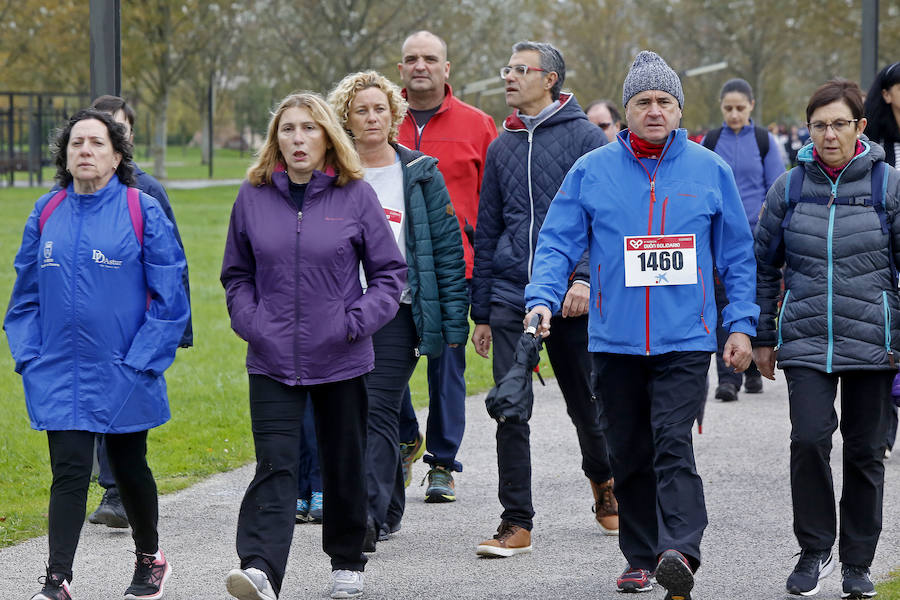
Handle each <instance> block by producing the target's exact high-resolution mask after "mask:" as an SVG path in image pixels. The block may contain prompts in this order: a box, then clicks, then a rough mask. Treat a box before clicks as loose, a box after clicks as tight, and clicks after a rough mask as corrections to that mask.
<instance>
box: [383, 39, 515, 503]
mask: <svg viewBox="0 0 900 600" xmlns="http://www.w3.org/2000/svg"><path fill="white" fill-rule="evenodd" d="M397 67H398V69H399V70H400V79H401V80H402V82H403V86H404V89H403V95H404V96H405V97H406V99H407V101H408V102H409V111H408V112H407V114H406V119H405V120H404V121H403V123H402V125H401V127H400V138H399V139H400V143H401V144H403V145H404V146H407V147H409V148H414V149H416V150H420V151H422V152H424V153H425V154H429V155H431V156H434V157H436V158H437V159H438V161H439V162H438V169H439V170H440V171H441V174H442V175H443V176H444V180H445V181H446V182H447V189H448V190H449V192H450V200H451V202H452V203H453V209H454V211H455V212H456V217H457V219H458V220H459V226H460V229H461V230H462V233H463V250H464V254H465V260H466V279H467V281H471V278H472V258H473V251H472V242H473V240H474V231H475V220H476V217H477V215H478V194H479V190H480V189H481V175H482V173H483V171H484V157H485V153H486V152H487V148H488V146H489V145H490V143H491V141H493V139H494V138H495V137H497V127H496V125H495V124H494V121H493V119H491V117H489V116H488V115H487V114H485V113H483V112H482V111H480V110H478V109H477V108H475V107H474V106H470V105H468V104H466V103H465V102H463V101H461V100H459V99H457V98H455V97H454V96H453V91H452V90H451V88H450V85H449V84H448V83H447V79H448V78H449V77H450V62H449V61H448V60H447V44H446V43H445V42H444V40H442V39H441V38H439V37H438V36H436V35H434V34H433V33H431V32H429V31H418V32H416V33H413V34H412V35H410V36H409V37H408V38H406V41H405V42H404V43H403V48H402V58H401V60H400V62H399V63H398V64H397ZM465 368H466V352H465V347H463V346H459V347H456V348H451V347H446V348H444V351H443V352H442V353H441V356H440V357H439V358H436V359H434V360H431V359H429V361H428V392H429V396H430V403H429V410H428V427H427V431H426V434H427V438H428V454H427V455H426V456H425V458H424V460H425V462H426V463H428V464H429V465H430V467H431V470H430V471H429V472H428V488H427V490H426V492H425V501H426V502H452V501H454V500H455V499H456V492H455V487H454V483H453V476H452V474H451V473H452V472H453V471H462V465H461V464H460V463H459V462H458V461H457V460H456V452H457V450H459V445H460V443H461V442H462V437H463V431H464V430H465V424H466V413H465V399H466V382H465V378H464V377H463V373H464V371H465ZM407 397H408V394H407ZM400 439H401V440H406V442H405V443H401V460H402V461H403V474H404V478H405V482H406V485H409V481H410V478H411V474H410V473H411V467H412V463H413V462H414V461H415V460H416V459H417V458H418V457H419V456H420V454H421V453H422V452H423V444H424V439H423V438H422V435H421V433H420V432H419V424H418V422H417V421H416V416H415V412H414V411H413V409H412V404H411V402H408V401H407V402H405V405H404V409H403V414H402V415H401V422H400ZM402 496H403V490H402V489H401V490H397V491H396V492H395V497H394V503H396V502H398V501H399V502H402V498H401V497H402Z"/></svg>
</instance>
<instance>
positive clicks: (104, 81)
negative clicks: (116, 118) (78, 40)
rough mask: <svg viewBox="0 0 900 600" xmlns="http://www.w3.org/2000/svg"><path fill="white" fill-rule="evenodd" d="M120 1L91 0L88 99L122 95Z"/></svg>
mask: <svg viewBox="0 0 900 600" xmlns="http://www.w3.org/2000/svg"><path fill="white" fill-rule="evenodd" d="M119 2H120V0H91V4H90V26H91V27H90V29H91V34H90V36H91V100H94V99H96V98H97V97H98V96H102V95H104V94H110V95H112V96H121V95H122V24H121V21H122V19H121V13H122V11H121V7H120V4H119Z"/></svg>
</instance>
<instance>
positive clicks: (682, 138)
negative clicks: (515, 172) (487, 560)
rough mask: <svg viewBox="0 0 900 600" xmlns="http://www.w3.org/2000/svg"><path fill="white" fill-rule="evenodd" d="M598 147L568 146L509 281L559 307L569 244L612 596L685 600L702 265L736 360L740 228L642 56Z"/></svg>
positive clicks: (706, 314) (702, 520)
mask: <svg viewBox="0 0 900 600" xmlns="http://www.w3.org/2000/svg"><path fill="white" fill-rule="evenodd" d="M622 103H623V104H624V106H625V121H626V123H627V125H628V128H627V129H625V130H623V131H621V132H620V133H619V135H618V136H617V138H616V141H615V142H614V143H612V144H609V145H607V146H604V147H602V148H598V149H597V150H594V151H592V152H589V153H588V154H586V155H585V156H583V157H581V158H580V159H579V160H578V161H576V162H575V164H574V165H573V166H572V169H571V170H570V171H569V173H568V175H566V178H565V180H564V181H563V184H562V186H561V187H560V189H559V192H558V193H557V195H556V197H555V198H554V200H553V202H552V203H551V205H550V210H549V212H548V214H547V217H546V219H545V220H544V224H543V227H542V228H541V233H540V236H539V238H538V245H537V249H536V251H535V256H534V269H533V273H532V277H531V282H530V283H529V285H528V287H526V288H525V303H526V307H527V309H528V314H527V315H526V317H525V319H526V320H528V319H530V318H531V317H532V316H533V315H535V314H537V315H540V316H541V317H542V323H541V329H540V331H541V334H542V335H544V336H548V335H550V333H551V332H550V319H549V316H550V315H551V314H552V313H553V312H554V311H556V310H557V308H558V307H559V304H560V301H561V298H562V296H563V294H564V293H565V290H566V280H567V278H568V274H569V273H571V272H572V268H573V266H574V265H575V264H576V262H577V261H578V260H579V258H580V257H581V256H582V253H583V252H584V251H585V249H587V250H588V252H589V255H590V271H591V288H590V293H591V296H590V308H589V315H588V316H589V323H588V350H589V351H590V352H592V353H593V355H592V360H593V367H594V390H595V392H596V395H597V396H598V397H599V398H600V401H601V404H602V409H601V410H602V412H603V416H604V419H603V420H604V421H605V422H608V423H610V424H611V425H612V426H611V427H609V428H608V429H607V440H608V442H609V450H610V459H611V463H612V467H613V476H614V477H615V487H614V492H615V495H616V498H617V499H618V502H619V547H620V549H621V550H622V553H623V554H624V555H625V558H626V560H627V561H628V566H627V567H626V568H625V571H624V572H623V573H622V574H621V575H620V576H619V577H618V579H617V581H616V587H617V589H618V590H619V591H621V592H643V591H647V590H649V589H651V588H652V583H651V572H653V571H655V572H656V581H657V582H658V583H659V584H660V585H661V586H663V587H664V588H666V590H667V595H666V599H667V600H688V599H689V598H690V593H691V590H692V589H693V587H694V572H696V570H697V568H698V567H699V566H700V541H701V538H702V537H703V530H704V529H705V528H706V524H707V516H706V506H705V503H704V499H703V483H702V481H701V479H700V476H699V475H698V474H697V468H696V465H695V462H694V450H693V443H692V437H691V434H692V428H693V423H694V420H695V418H696V417H697V416H698V414H699V413H700V411H701V409H702V406H703V402H704V401H705V396H706V374H707V371H708V370H709V361H710V353H712V352H715V350H716V333H715V326H716V304H715V297H714V294H713V275H712V273H713V267H716V268H717V269H718V271H719V273H720V275H721V278H722V280H723V282H724V284H725V289H726V291H727V294H728V298H729V299H730V301H731V302H730V304H728V305H727V306H726V307H725V309H724V310H723V321H724V327H725V328H726V329H728V330H729V331H730V336H729V338H728V341H727V343H726V345H725V351H724V359H725V361H726V362H727V363H728V364H729V365H731V366H733V367H734V368H735V370H736V371H739V372H740V371H743V370H744V369H746V368H747V366H748V365H749V364H750V357H751V348H750V337H749V336H753V335H755V334H756V322H757V319H758V317H759V307H758V306H757V305H756V304H755V303H754V302H755V298H756V279H755V274H756V263H755V259H754V257H753V238H752V236H751V234H750V227H749V225H748V224H747V218H746V216H745V215H744V209H743V206H742V204H741V198H740V195H739V194H738V190H737V187H736V185H735V182H734V176H733V175H732V172H731V169H730V168H729V167H728V165H727V164H726V163H725V162H724V161H723V160H722V159H721V158H719V157H718V156H717V155H715V154H714V153H712V152H709V151H707V150H705V149H704V148H702V147H701V146H699V145H698V144H695V143H693V142H690V141H688V139H687V131H685V130H684V129H679V128H678V123H679V121H680V120H681V108H682V106H683V104H684V93H683V92H682V89H681V81H680V80H679V78H678V75H677V74H676V73H675V71H673V70H672V69H671V68H670V67H669V66H668V65H667V64H666V62H665V61H664V60H663V59H662V58H660V57H659V56H658V55H657V54H655V53H653V52H649V51H644V52H641V53H640V54H638V55H637V57H636V58H635V60H634V64H633V65H632V66H631V70H630V71H629V72H628V76H627V77H626V78H625V84H624V86H623V92H622Z"/></svg>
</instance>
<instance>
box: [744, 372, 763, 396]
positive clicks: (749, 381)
mask: <svg viewBox="0 0 900 600" xmlns="http://www.w3.org/2000/svg"><path fill="white" fill-rule="evenodd" d="M762 390H763V382H762V375H760V374H759V373H754V374H753V375H744V391H745V392H747V393H748V394H760V393H762Z"/></svg>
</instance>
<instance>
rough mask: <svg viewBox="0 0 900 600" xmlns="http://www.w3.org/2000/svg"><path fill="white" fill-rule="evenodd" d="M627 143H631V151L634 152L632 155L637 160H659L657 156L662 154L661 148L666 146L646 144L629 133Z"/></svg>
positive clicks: (646, 142) (663, 144)
mask: <svg viewBox="0 0 900 600" xmlns="http://www.w3.org/2000/svg"><path fill="white" fill-rule="evenodd" d="M628 141H629V142H631V149H632V150H634V155H635V156H637V157H638V158H659V155H660V154H662V149H663V146H665V145H666V143H665V142H663V143H662V144H654V143H652V142H648V141H647V140H644V139H641V138H639V137H638V136H636V135H634V134H633V133H630V132H629V134H628Z"/></svg>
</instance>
